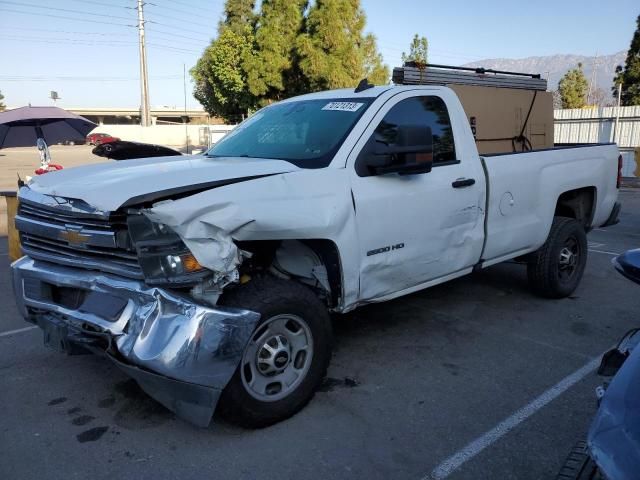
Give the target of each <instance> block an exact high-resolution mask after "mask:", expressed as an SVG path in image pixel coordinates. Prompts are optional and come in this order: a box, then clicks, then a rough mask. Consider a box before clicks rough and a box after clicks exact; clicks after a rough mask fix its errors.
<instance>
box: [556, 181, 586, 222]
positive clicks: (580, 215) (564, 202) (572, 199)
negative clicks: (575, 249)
mask: <svg viewBox="0 0 640 480" xmlns="http://www.w3.org/2000/svg"><path fill="white" fill-rule="evenodd" d="M595 204H596V188H595V187H585V188H578V189H576V190H569V191H568V192H564V193H563V194H562V195H560V198H558V202H557V203H556V210H555V213H554V215H555V216H561V217H570V218H575V219H576V220H578V221H579V222H580V223H581V224H582V225H583V226H584V227H585V229H588V228H589V227H590V226H591V221H592V220H593V214H594V207H595Z"/></svg>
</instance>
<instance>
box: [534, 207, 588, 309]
mask: <svg viewBox="0 0 640 480" xmlns="http://www.w3.org/2000/svg"><path fill="white" fill-rule="evenodd" d="M586 264H587V235H586V233H585V231H584V228H583V226H582V225H581V224H580V223H579V222H578V221H577V220H575V219H573V218H568V217H555V218H554V219H553V224H552V225H551V231H550V232H549V237H548V238H547V241H546V242H545V243H544V245H543V246H542V247H540V249H539V250H538V251H536V252H535V253H533V254H532V255H531V256H530V258H529V262H528V265H527V275H528V277H529V284H530V285H531V287H532V288H533V290H534V291H535V292H536V293H538V294H539V295H541V296H543V297H547V298H563V297H567V296H569V295H571V294H572V293H573V292H574V291H575V289H576V288H577V287H578V285H579V284H580V280H581V279H582V275H583V273H584V269H585V266H586Z"/></svg>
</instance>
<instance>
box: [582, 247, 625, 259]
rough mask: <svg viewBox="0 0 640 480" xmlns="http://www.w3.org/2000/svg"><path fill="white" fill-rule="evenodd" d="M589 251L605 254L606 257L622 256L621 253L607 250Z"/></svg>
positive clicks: (593, 249) (591, 249)
mask: <svg viewBox="0 0 640 480" xmlns="http://www.w3.org/2000/svg"><path fill="white" fill-rule="evenodd" d="M589 251H590V252H594V253H604V254H605V255H613V256H615V257H617V256H618V255H620V254H619V253H616V252H608V251H607V250H596V249H595V248H590V249H589Z"/></svg>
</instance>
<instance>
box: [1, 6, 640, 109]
mask: <svg viewBox="0 0 640 480" xmlns="http://www.w3.org/2000/svg"><path fill="white" fill-rule="evenodd" d="M146 2H147V3H146V4H145V7H144V12H145V19H146V20H147V24H146V32H147V33H146V37H147V57H148V70H149V84H150V85H149V89H150V91H149V96H150V103H151V105H152V106H169V107H174V106H175V107H177V108H182V107H183V106H184V81H183V80H184V76H183V71H184V68H185V67H186V71H187V106H188V107H189V108H198V107H200V105H199V103H198V102H197V101H196V100H195V99H194V98H193V96H192V95H191V91H192V88H193V85H192V84H191V82H190V78H189V74H188V71H189V69H190V68H191V67H192V66H193V65H194V64H195V63H196V61H197V59H198V58H199V56H200V55H201V53H202V51H203V50H204V48H205V47H206V46H207V45H208V43H209V42H210V40H211V38H212V37H213V36H214V35H215V33H216V28H217V24H218V21H219V20H220V18H221V14H222V6H223V4H224V0H146ZM136 3H137V1H136V0H56V1H55V2H52V1H50V0H48V1H45V0H0V91H2V93H3V95H4V96H5V100H4V103H5V104H7V105H8V106H10V107H18V106H22V105H26V104H28V103H31V104H32V105H51V104H53V102H52V100H50V99H49V92H50V91H51V90H55V91H57V92H58V94H59V96H60V97H61V99H60V100H58V102H57V105H59V106H61V107H63V108H64V107H136V108H137V106H138V105H139V104H140V87H139V78H140V77H139V61H138V43H137V42H138V32H137V28H136V24H137V12H136V10H135V9H134V7H135V5H136ZM361 4H362V7H363V9H364V11H365V13H366V16H367V24H366V28H365V29H366V31H367V32H372V33H373V34H375V35H376V37H377V39H378V47H379V49H380V51H381V53H382V55H383V56H384V59H385V63H387V64H388V65H389V66H390V67H393V66H398V65H400V63H401V62H400V58H401V54H402V52H403V51H406V50H407V49H408V45H409V43H410V41H411V38H412V37H413V35H414V34H415V33H418V34H419V35H424V36H426V37H427V38H428V40H429V61H430V62H431V63H443V64H450V65H460V64H464V63H468V62H472V61H477V60H481V59H486V58H523V57H529V56H543V55H552V54H581V55H595V54H596V53H599V54H600V55H607V54H612V53H615V52H619V51H621V50H625V51H626V50H627V49H628V48H629V44H630V42H631V37H632V35H633V32H634V30H635V20H636V17H637V16H638V14H640V4H638V2H637V0H609V1H592V0H554V1H551V0H537V1H535V2H532V1H528V2H523V1H518V0H509V1H507V0H482V1H456V0H445V1H437V2H436V1H433V0H362V1H361ZM534 73H536V72H534Z"/></svg>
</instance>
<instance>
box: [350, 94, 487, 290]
mask: <svg viewBox="0 0 640 480" xmlns="http://www.w3.org/2000/svg"><path fill="white" fill-rule="evenodd" d="M402 125H405V126H409V128H411V127H415V126H425V127H429V128H430V129H431V132H432V136H433V140H432V141H433V167H432V170H431V171H430V172H427V173H417V174H411V173H408V174H398V173H388V174H375V173H372V171H371V169H370V168H368V166H369V165H370V164H371V162H374V163H375V161H376V160H375V159H374V160H371V157H370V150H371V149H370V148H368V145H371V144H372V142H376V141H377V142H378V143H379V142H383V143H385V144H387V145H390V146H392V145H393V144H394V142H396V141H399V140H398V139H397V138H396V137H397V135H396V134H397V132H398V129H399V127H400V126H402ZM453 130H454V129H453V127H452V124H451V121H450V118H449V113H448V110H447V106H446V104H445V102H444V100H443V99H442V98H441V97H439V96H437V95H425V92H424V90H423V91H410V92H404V93H402V94H399V95H397V96H395V97H393V98H392V99H391V100H389V101H388V102H387V103H386V104H385V105H384V106H383V107H382V108H381V109H380V111H379V112H378V113H377V114H376V116H375V117H374V120H373V121H372V123H371V124H370V125H369V128H368V129H367V130H366V131H365V134H364V135H363V136H362V137H361V138H360V140H359V141H358V143H357V144H356V148H354V150H353V152H352V155H354V156H355V158H354V160H353V163H350V164H351V165H353V166H354V168H353V169H352V190H353V196H354V203H355V212H356V214H355V216H356V226H357V229H358V237H359V252H360V301H366V300H373V299H377V298H381V297H386V296H393V294H394V293H396V292H400V291H403V290H407V289H410V288H412V287H416V289H418V288H419V286H420V285H421V284H423V283H426V282H430V281H435V280H437V279H442V280H446V279H447V277H453V276H456V275H460V274H463V273H467V271H470V269H471V267H472V266H473V265H474V264H475V263H477V262H478V260H479V259H480V255H481V251H482V244H483V238H484V222H483V220H484V211H483V208H484V195H485V190H484V188H485V187H484V173H483V171H482V169H481V166H480V162H479V159H478V158H477V157H476V158H466V159H465V158H459V157H458V156H457V154H456V142H455V138H454V131H453Z"/></svg>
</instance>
